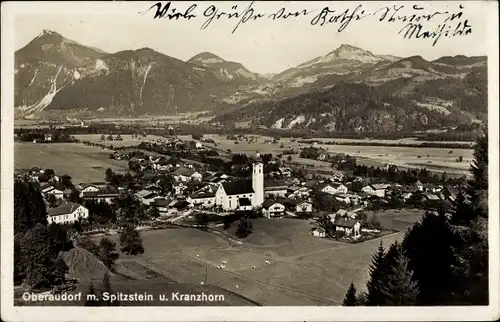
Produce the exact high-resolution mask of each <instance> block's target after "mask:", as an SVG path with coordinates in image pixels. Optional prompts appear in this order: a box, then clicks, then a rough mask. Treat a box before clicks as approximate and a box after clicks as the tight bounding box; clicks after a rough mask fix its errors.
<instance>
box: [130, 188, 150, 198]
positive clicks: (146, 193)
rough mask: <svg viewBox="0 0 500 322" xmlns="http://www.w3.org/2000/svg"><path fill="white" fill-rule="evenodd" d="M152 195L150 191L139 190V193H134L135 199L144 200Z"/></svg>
mask: <svg viewBox="0 0 500 322" xmlns="http://www.w3.org/2000/svg"><path fill="white" fill-rule="evenodd" d="M152 194H154V192H152V191H149V190H145V189H144V190H141V191H139V192H136V193H135V194H134V195H135V196H136V197H137V198H146V197H148V196H150V195H152Z"/></svg>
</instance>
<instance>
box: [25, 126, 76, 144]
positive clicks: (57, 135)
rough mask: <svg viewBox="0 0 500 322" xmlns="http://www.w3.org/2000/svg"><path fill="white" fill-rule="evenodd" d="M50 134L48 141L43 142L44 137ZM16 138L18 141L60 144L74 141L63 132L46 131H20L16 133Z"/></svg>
mask: <svg viewBox="0 0 500 322" xmlns="http://www.w3.org/2000/svg"><path fill="white" fill-rule="evenodd" d="M46 134H50V135H51V137H50V140H45V135H46ZM17 137H18V138H19V140H20V141H27V142H32V141H34V140H36V141H37V142H50V143H62V142H73V141H74V139H73V137H72V136H71V135H69V134H68V133H67V132H65V131H63V130H47V129H20V130H19V131H18V132H17Z"/></svg>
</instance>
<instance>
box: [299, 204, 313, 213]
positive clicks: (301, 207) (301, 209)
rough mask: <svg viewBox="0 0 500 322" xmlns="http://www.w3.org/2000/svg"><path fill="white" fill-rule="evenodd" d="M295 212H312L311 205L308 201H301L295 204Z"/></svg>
mask: <svg viewBox="0 0 500 322" xmlns="http://www.w3.org/2000/svg"><path fill="white" fill-rule="evenodd" d="M295 211H296V212H312V211H313V205H312V203H310V202H309V201H301V202H299V203H297V205H296V206H295Z"/></svg>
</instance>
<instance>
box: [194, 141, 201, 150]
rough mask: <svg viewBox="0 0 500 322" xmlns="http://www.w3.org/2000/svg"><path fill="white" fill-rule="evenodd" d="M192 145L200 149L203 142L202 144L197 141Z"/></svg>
mask: <svg viewBox="0 0 500 322" xmlns="http://www.w3.org/2000/svg"><path fill="white" fill-rule="evenodd" d="M194 146H195V148H197V149H201V148H203V144H202V143H201V142H198V141H197V142H196V143H195V144H194Z"/></svg>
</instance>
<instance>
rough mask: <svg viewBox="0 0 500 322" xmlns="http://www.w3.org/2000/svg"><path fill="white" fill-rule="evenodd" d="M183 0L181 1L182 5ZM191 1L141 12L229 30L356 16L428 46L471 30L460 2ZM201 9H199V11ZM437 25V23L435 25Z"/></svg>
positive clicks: (330, 22)
mask: <svg viewBox="0 0 500 322" xmlns="http://www.w3.org/2000/svg"><path fill="white" fill-rule="evenodd" d="M185 4H186V3H185V2H184V3H182V5H183V7H185ZM199 6H200V5H198V4H191V5H190V6H187V8H186V9H182V10H179V9H178V8H177V7H176V5H175V3H172V2H157V3H155V4H153V5H152V6H149V8H147V9H146V10H145V11H143V12H141V13H140V14H141V15H149V16H150V17H151V18H152V19H166V20H170V21H172V20H200V21H202V22H201V25H200V29H201V30H205V29H207V28H209V27H210V26H211V25H212V24H213V23H214V21H216V20H223V19H224V20H231V21H234V27H233V29H232V31H231V32H232V33H235V32H236V31H237V30H238V28H239V27H240V26H241V25H243V24H247V23H251V22H252V23H258V21H262V20H264V19H268V20H273V21H280V20H287V19H289V20H292V19H297V18H300V17H307V18H308V19H309V23H310V24H311V25H312V26H317V27H326V26H332V27H333V28H335V29H336V31H337V32H342V31H344V30H346V29H347V28H348V27H349V26H352V25H355V24H356V22H358V21H360V20H368V19H371V21H373V23H385V24H390V25H394V26H395V32H397V33H398V34H399V35H400V36H401V37H402V38H403V39H428V40H431V43H432V46H435V45H436V44H437V43H438V41H439V40H440V39H441V38H442V37H444V38H451V37H458V36H467V35H470V34H472V30H473V28H472V25H471V23H470V22H469V21H468V19H467V18H466V14H465V12H464V9H465V8H464V6H463V5H456V6H455V7H454V8H453V10H448V11H435V10H431V9H429V8H426V7H425V6H423V5H413V4H401V5H394V4H392V5H383V6H380V7H379V8H378V9H376V10H368V9H365V8H364V7H363V5H362V4H358V5H350V7H349V8H347V9H345V8H343V9H340V10H339V9H337V8H335V3H334V4H332V6H327V7H323V8H317V9H302V10H298V11H297V10H289V9H288V8H286V7H285V6H283V7H281V8H280V9H278V10H276V11H275V12H262V11H259V10H258V3H256V2H254V1H252V2H250V3H248V4H245V5H241V4H239V3H238V4H235V5H233V6H232V7H231V8H230V10H222V9H220V8H218V7H217V6H216V5H214V4H210V3H206V4H204V5H203V8H200V7H199ZM200 10H201V11H200ZM436 25H437V26H436Z"/></svg>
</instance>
